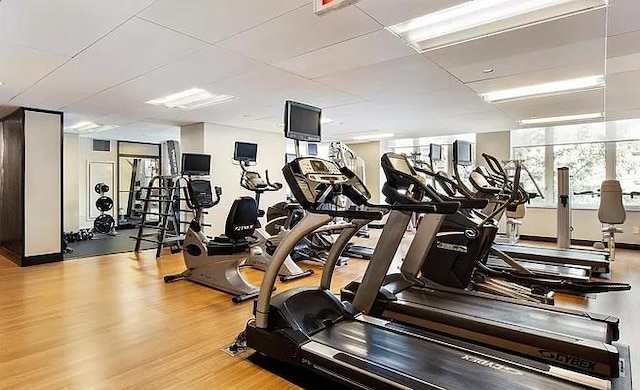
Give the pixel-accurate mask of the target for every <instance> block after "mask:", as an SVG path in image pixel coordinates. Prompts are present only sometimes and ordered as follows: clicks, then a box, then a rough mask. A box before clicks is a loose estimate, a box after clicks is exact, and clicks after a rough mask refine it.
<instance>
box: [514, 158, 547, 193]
mask: <svg viewBox="0 0 640 390" xmlns="http://www.w3.org/2000/svg"><path fill="white" fill-rule="evenodd" d="M545 149H546V147H545V146H521V147H518V148H513V158H514V159H516V160H522V161H523V162H524V166H526V168H527V169H528V170H529V173H531V176H532V177H533V180H535V184H534V183H532V181H531V179H530V178H529V175H527V174H526V173H525V172H522V173H521V175H520V178H521V179H520V180H521V183H522V186H523V187H524V188H526V190H527V191H528V192H531V193H537V192H538V191H537V190H536V184H537V185H538V187H540V190H541V191H542V192H543V194H544V197H545V198H547V197H548V196H547V194H546V193H545V184H546V182H545ZM545 203H550V201H549V199H543V198H542V197H541V196H538V197H535V198H533V199H531V204H545Z"/></svg>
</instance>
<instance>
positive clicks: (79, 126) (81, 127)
mask: <svg viewBox="0 0 640 390" xmlns="http://www.w3.org/2000/svg"><path fill="white" fill-rule="evenodd" d="M117 127H118V126H115V125H102V124H98V123H93V122H88V121H84V122H78V123H76V124H75V125H72V126H68V127H65V130H72V131H76V132H78V133H83V134H88V133H99V132H101V131H107V130H112V129H115V128H117Z"/></svg>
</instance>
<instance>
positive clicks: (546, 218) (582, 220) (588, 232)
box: [520, 207, 640, 244]
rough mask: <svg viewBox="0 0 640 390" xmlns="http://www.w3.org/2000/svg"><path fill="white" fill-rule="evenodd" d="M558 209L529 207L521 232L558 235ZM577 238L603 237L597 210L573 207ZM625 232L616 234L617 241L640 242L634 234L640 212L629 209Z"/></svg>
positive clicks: (574, 231)
mask: <svg viewBox="0 0 640 390" xmlns="http://www.w3.org/2000/svg"><path fill="white" fill-rule="evenodd" d="M556 215H557V211H556V209H555V208H539V207H536V208H533V207H530V208H528V209H527V216H526V217H525V218H524V220H523V221H522V222H523V223H522V226H521V227H520V234H523V235H528V236H539V237H554V238H555V237H557V223H556V221H557V217H556ZM571 225H572V226H573V234H572V235H571V237H572V238H573V239H575V240H588V241H598V240H600V238H601V237H602V233H601V232H600V229H601V225H600V221H598V212H597V210H581V209H573V213H572V223H571ZM620 227H622V228H623V229H624V233H622V234H617V235H616V242H619V243H625V244H640V235H638V234H633V227H640V212H638V211H627V220H626V222H625V223H624V224H623V225H621V226H620Z"/></svg>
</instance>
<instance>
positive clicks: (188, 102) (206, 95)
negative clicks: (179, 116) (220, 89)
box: [147, 88, 237, 110]
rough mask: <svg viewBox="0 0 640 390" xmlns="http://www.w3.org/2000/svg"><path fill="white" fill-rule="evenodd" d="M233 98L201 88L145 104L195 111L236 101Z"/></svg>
mask: <svg viewBox="0 0 640 390" xmlns="http://www.w3.org/2000/svg"><path fill="white" fill-rule="evenodd" d="M236 99H237V98H236V97H235V96H231V95H218V94H213V93H211V92H209V91H207V90H204V89H201V88H191V89H187V90H186V91H182V92H178V93H174V94H172V95H169V96H165V97H162V98H158V99H154V100H149V101H148V102H147V104H153V105H156V106H161V107H166V108H177V109H179V110H195V109H197V108H202V107H207V106H213V105H214V104H221V103H226V102H230V101H232V100H236Z"/></svg>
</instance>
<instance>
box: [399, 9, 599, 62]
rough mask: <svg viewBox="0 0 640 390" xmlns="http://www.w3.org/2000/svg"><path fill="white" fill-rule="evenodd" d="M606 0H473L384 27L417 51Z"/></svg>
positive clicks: (562, 14) (559, 15)
mask: <svg viewBox="0 0 640 390" xmlns="http://www.w3.org/2000/svg"><path fill="white" fill-rule="evenodd" d="M607 4H608V0H473V1H467V2H465V3H462V4H460V5H457V6H454V7H450V8H446V9H443V10H441V11H438V12H434V13H430V14H427V15H424V16H420V17H418V18H415V19H411V20H408V21H406V22H403V23H398V24H395V25H393V26H389V27H387V30H389V31H391V32H392V33H394V34H396V35H397V36H399V37H401V38H402V39H404V40H405V42H406V43H407V44H408V45H410V46H411V47H413V48H414V49H415V50H417V51H418V52H425V51H429V50H435V49H439V48H442V47H446V46H451V45H455V44H458V43H462V42H467V41H471V40H474V39H478V38H482V37H486V36H490V35H495V34H499V33H502V32H506V31H509V30H514V29H518V28H523V27H527V26H530V25H534V24H538V23H542V22H546V21H550V20H554V19H558V18H562V17H567V16H570V15H574V14H576V13H580V12H585V11H590V10H594V9H598V8H602V7H605V6H607Z"/></svg>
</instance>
